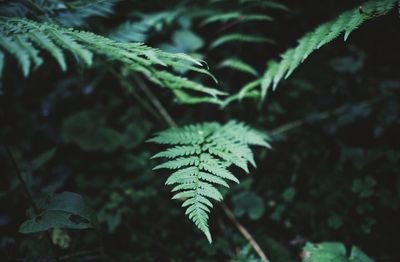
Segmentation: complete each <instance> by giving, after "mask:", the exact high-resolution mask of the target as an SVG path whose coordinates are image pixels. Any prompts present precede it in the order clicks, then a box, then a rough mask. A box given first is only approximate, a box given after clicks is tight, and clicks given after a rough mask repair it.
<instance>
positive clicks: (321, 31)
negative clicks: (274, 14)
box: [222, 0, 400, 106]
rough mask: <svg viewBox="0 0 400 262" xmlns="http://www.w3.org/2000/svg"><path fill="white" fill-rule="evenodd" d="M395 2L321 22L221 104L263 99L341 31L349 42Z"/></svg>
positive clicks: (375, 2)
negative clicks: (362, 26)
mask: <svg viewBox="0 0 400 262" xmlns="http://www.w3.org/2000/svg"><path fill="white" fill-rule="evenodd" d="M396 5H398V6H399V7H400V1H398V0H372V1H369V2H367V3H365V4H363V5H361V6H359V7H357V8H354V9H352V10H349V11H346V12H344V13H342V14H341V15H339V16H338V17H337V18H336V19H334V20H332V21H330V22H327V23H323V24H321V25H319V26H318V27H317V28H316V29H314V30H313V31H311V32H308V33H306V34H305V35H304V36H303V37H301V38H300V39H299V40H298V41H297V42H298V45H297V46H296V47H294V48H290V49H288V50H286V51H285V52H284V53H283V54H281V60H280V61H279V62H278V61H275V60H271V61H270V62H269V63H268V65H267V70H266V71H265V73H264V74H263V76H262V77H261V78H259V79H256V80H254V81H252V82H250V83H248V84H247V85H245V86H244V87H243V88H242V89H241V90H240V91H239V92H237V93H236V94H233V95H231V96H229V97H227V98H226V99H225V101H224V103H222V105H223V106H226V105H228V104H229V103H231V102H233V101H236V100H242V99H243V98H245V97H253V98H254V97H261V98H262V99H264V98H265V96H266V94H267V92H268V90H269V89H270V88H271V87H272V89H273V90H275V89H276V87H277V85H278V84H279V82H280V81H281V80H282V79H286V78H288V77H289V76H290V75H291V74H292V73H293V71H294V70H295V69H296V68H297V67H298V66H299V65H300V64H301V63H302V62H303V61H304V60H305V59H306V58H307V57H308V56H309V55H310V54H311V53H312V52H314V51H315V50H317V49H319V48H320V47H322V46H324V45H326V44H328V43H329V42H331V41H332V40H334V39H335V38H337V37H339V36H340V35H341V34H344V40H345V41H346V40H347V38H348V37H349V35H350V33H351V32H353V31H354V30H355V29H357V28H358V27H359V26H360V25H361V24H362V23H364V22H366V21H367V20H370V19H373V18H376V17H379V16H382V15H386V14H388V13H389V12H390V11H391V10H392V9H393V8H395V7H396ZM399 10H400V9H399ZM260 87H261V88H260Z"/></svg>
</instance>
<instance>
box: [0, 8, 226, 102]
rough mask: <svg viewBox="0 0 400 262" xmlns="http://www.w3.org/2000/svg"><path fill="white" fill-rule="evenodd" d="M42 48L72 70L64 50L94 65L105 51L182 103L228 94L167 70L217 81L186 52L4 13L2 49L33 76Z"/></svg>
mask: <svg viewBox="0 0 400 262" xmlns="http://www.w3.org/2000/svg"><path fill="white" fill-rule="evenodd" d="M98 2H104V1H98ZM38 48H40V49H42V50H44V51H46V52H48V53H50V54H51V55H52V56H53V57H54V58H55V59H56V60H57V62H58V64H59V65H60V67H61V69H62V70H66V69H67V65H66V62H65V60H66V59H65V54H64V52H65V51H68V52H70V53H72V54H73V55H74V56H75V58H76V59H77V60H78V61H79V62H83V64H85V65H87V66H90V65H92V63H93V56H94V55H101V56H105V57H107V58H108V59H110V60H113V61H116V62H119V63H121V64H122V65H124V66H125V67H126V68H128V69H130V70H132V71H136V72H140V73H142V74H144V75H145V76H146V77H147V78H148V80H150V81H152V82H154V83H155V84H157V85H159V86H161V87H165V88H168V89H171V90H172V91H173V92H174V93H175V94H177V97H178V98H179V99H180V101H181V102H187V103H199V102H209V103H216V104H219V103H221V102H220V99H219V97H220V96H225V95H226V93H224V92H222V91H219V90H217V89H214V88H211V87H207V86H204V85H202V84H200V83H197V82H194V81H191V80H189V79H187V78H185V77H183V76H179V75H176V74H174V73H171V72H168V71H166V70H167V69H168V68H172V69H182V68H183V69H186V70H189V71H194V72H198V73H201V74H206V75H208V76H211V77H212V78H213V79H214V80H215V78H214V76H213V75H212V74H210V72H208V70H205V69H204V68H202V67H203V61H201V60H197V59H195V58H193V57H191V56H188V55H186V54H181V53H178V54H172V53H166V52H163V51H161V50H158V49H155V48H151V47H148V46H145V45H143V44H141V43H121V42H117V41H114V40H112V39H109V38H106V37H103V36H100V35H96V34H93V33H90V32H85V31H78V30H74V29H67V28H64V27H61V26H58V25H55V24H51V23H39V22H34V21H31V20H28V19H23V18H7V17H0V50H4V51H6V52H8V53H10V54H11V55H12V56H14V57H15V58H16V59H17V60H18V62H19V64H20V65H21V67H22V71H23V73H24V75H25V76H28V75H29V72H30V69H31V62H32V61H33V63H34V64H35V66H36V67H38V66H40V65H41V64H42V63H43V59H42V58H41V57H40V55H39V51H38V50H39V49H38ZM160 66H161V68H160ZM215 81H216V80H215Z"/></svg>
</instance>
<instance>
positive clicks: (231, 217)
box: [221, 203, 269, 262]
mask: <svg viewBox="0 0 400 262" xmlns="http://www.w3.org/2000/svg"><path fill="white" fill-rule="evenodd" d="M221 207H222V210H223V211H224V213H225V214H226V216H227V217H228V218H229V220H230V221H231V222H232V223H233V224H234V225H235V227H236V228H237V230H239V232H240V233H241V234H242V235H243V236H244V238H246V240H247V241H248V242H249V244H250V245H251V246H252V247H253V248H254V251H256V253H257V254H258V256H259V257H260V258H261V260H262V261H266V262H269V259H268V258H267V256H266V255H265V253H264V251H263V250H262V249H261V247H260V245H259V244H258V243H257V241H256V240H255V239H254V238H253V237H252V235H251V234H250V233H249V231H247V229H246V228H245V227H244V226H243V225H242V224H240V222H239V221H238V220H237V219H236V217H235V215H234V214H233V213H232V211H231V210H230V209H229V208H228V206H226V205H225V204H224V203H221Z"/></svg>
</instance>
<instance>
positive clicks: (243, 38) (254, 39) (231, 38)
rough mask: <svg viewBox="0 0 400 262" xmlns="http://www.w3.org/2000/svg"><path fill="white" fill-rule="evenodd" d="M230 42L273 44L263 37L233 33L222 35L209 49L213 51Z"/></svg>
mask: <svg viewBox="0 0 400 262" xmlns="http://www.w3.org/2000/svg"><path fill="white" fill-rule="evenodd" d="M230 42H248V43H271V44H274V43H275V42H274V41H273V40H271V39H269V38H267V37H263V36H258V35H245V34H240V33H234V34H228V35H223V36H221V37H219V38H217V39H215V40H214V41H213V42H212V43H211V44H210V48H211V49H213V48H216V47H218V46H221V45H224V44H226V43H230Z"/></svg>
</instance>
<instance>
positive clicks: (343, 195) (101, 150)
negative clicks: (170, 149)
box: [0, 0, 400, 261]
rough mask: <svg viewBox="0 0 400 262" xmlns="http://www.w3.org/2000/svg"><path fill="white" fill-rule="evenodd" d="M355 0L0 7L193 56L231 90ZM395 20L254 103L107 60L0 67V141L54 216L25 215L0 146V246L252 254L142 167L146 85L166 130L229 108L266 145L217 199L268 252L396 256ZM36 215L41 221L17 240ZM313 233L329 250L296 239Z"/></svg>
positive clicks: (199, 256)
mask: <svg viewBox="0 0 400 262" xmlns="http://www.w3.org/2000/svg"><path fill="white" fill-rule="evenodd" d="M362 3H363V1H315V0H307V1H279V2H273V1H252V0H235V1H218V0H208V1H157V0H152V1H83V0H82V1H71V2H69V1H68V2H67V1H61V0H52V1H45V0H35V1H9V2H5V3H4V2H2V3H0V14H1V15H7V16H20V17H29V18H32V19H36V20H40V21H47V22H51V23H57V24H61V25H65V26H67V27H75V28H79V29H85V30H89V31H93V32H95V33H98V34H101V35H105V36H109V37H110V38H112V39H115V40H118V41H122V42H137V41H139V42H144V43H146V44H148V45H150V46H152V47H158V48H160V49H162V50H165V51H167V52H184V53H187V54H190V55H192V56H194V57H197V58H200V59H204V60H205V61H206V62H207V64H208V67H209V68H210V71H211V72H212V74H213V75H214V76H215V77H216V78H217V79H218V81H219V82H218V85H217V86H216V88H218V89H221V90H224V91H227V92H229V93H230V94H235V93H237V92H238V91H239V90H240V89H241V88H242V87H243V86H245V85H246V84H249V83H252V81H257V79H258V77H259V76H260V75H262V73H263V71H264V70H265V68H266V64H267V61H268V60H270V59H274V58H276V57H277V56H278V54H279V53H281V52H282V51H284V50H286V49H287V48H289V47H291V46H293V45H294V44H295V40H296V39H297V38H298V37H300V36H301V35H303V34H304V32H307V31H309V30H311V29H312V28H313V27H315V26H317V25H318V24H320V23H322V22H325V21H327V20H329V19H331V18H334V17H335V16H336V15H337V14H339V13H340V12H342V11H343V10H346V9H348V8H353V7H355V6H356V5H357V4H359V5H362ZM398 25H399V18H398V14H397V13H391V14H389V15H388V16H385V17H381V18H379V19H377V20H375V21H373V22H370V23H367V24H366V25H363V26H362V27H361V28H360V29H359V30H357V31H356V32H355V33H353V34H352V35H351V36H350V38H349V40H348V41H347V42H346V43H344V42H343V41H341V40H336V41H334V42H333V43H331V44H330V45H328V46H326V47H323V48H321V50H320V51H319V52H317V53H316V54H314V55H312V56H311V57H310V59H308V60H307V61H306V62H305V63H304V64H303V65H302V66H301V67H300V68H299V69H298V70H297V71H296V72H295V73H294V74H293V75H292V76H291V77H290V78H289V79H288V80H286V81H284V82H282V83H281V84H280V88H278V89H277V91H275V92H271V93H269V94H268V96H267V98H266V100H265V102H264V103H260V102H259V100H256V99H243V100H242V101H238V100H237V99H236V98H235V99H233V100H232V102H231V101H229V102H230V103H229V105H227V106H226V107H225V108H224V109H223V110H221V109H220V108H219V107H218V106H216V105H209V104H198V105H184V104H183V105H182V104H180V103H176V99H174V96H173V95H171V93H170V92H168V91H166V90H161V89H159V88H158V87H154V86H153V85H152V84H151V83H149V82H147V81H145V80H144V79H141V77H140V76H137V75H135V76H131V75H128V73H127V72H125V71H124V68H123V67H114V69H113V70H111V71H110V68H112V66H113V64H112V63H110V62H109V61H106V60H101V59H97V60H95V63H94V66H93V67H91V68H89V69H88V68H84V67H83V66H81V65H79V64H77V65H76V66H74V67H72V66H71V67H70V68H69V70H68V71H67V72H65V73H63V72H61V70H60V69H59V68H57V67H56V66H54V65H55V61H51V60H50V59H49V62H48V63H47V64H46V65H45V66H43V67H41V68H39V69H37V70H36V71H35V72H34V73H33V74H32V75H31V76H30V77H29V78H27V79H25V78H23V77H22V73H20V72H19V71H18V70H16V68H17V66H16V65H14V66H13V67H8V68H7V69H6V71H5V72H4V73H3V79H2V83H1V90H2V95H1V96H0V101H1V106H2V109H1V110H2V111H1V125H0V127H1V128H0V139H1V142H2V144H7V145H8V147H9V148H11V151H12V156H13V158H14V159H15V162H16V164H17V166H18V169H19V170H20V173H21V175H22V176H23V178H24V180H25V181H26V184H27V186H28V188H29V190H30V191H31V192H32V194H33V196H34V197H35V200H36V201H37V203H40V208H41V209H44V210H46V212H47V213H46V214H47V215H48V216H49V217H50V218H49V219H48V223H49V224H43V223H42V218H38V217H34V210H32V208H31V207H30V204H29V201H28V200H27V199H26V197H25V196H24V194H23V191H22V189H21V186H20V184H19V181H18V179H17V177H16V176H15V172H16V168H15V166H14V165H13V162H12V161H11V159H10V156H9V155H8V154H7V150H6V148H5V147H1V149H0V156H1V157H0V167H1V169H0V171H1V174H2V176H3V179H2V182H1V183H0V185H1V188H0V203H1V205H0V232H1V237H0V250H1V253H0V256H1V257H2V258H6V259H10V260H23V261H43V260H51V258H52V257H53V256H54V254H56V255H57V256H58V257H59V258H60V260H67V261H99V260H101V259H106V260H110V261H259V259H258V256H257V254H256V253H255V252H254V250H253V249H252V248H251V247H250V246H249V245H248V243H247V241H246V239H244V238H243V236H242V235H241V234H240V233H239V232H238V231H237V230H236V228H235V227H234V226H233V224H231V222H230V221H229V220H228V219H227V217H226V216H225V215H224V213H223V212H222V210H221V209H218V208H217V209H215V210H214V212H213V213H212V215H211V220H210V224H211V227H212V229H213V231H214V232H215V233H214V243H213V244H212V245H209V244H208V243H207V241H206V239H204V238H203V237H202V236H201V235H200V234H199V233H197V232H196V231H194V228H193V226H192V224H191V223H190V221H189V220H187V219H186V218H185V217H184V215H183V212H182V210H181V209H180V207H179V204H178V203H176V202H173V201H170V197H171V195H170V193H169V192H168V188H166V187H165V186H164V181H165V178H164V177H161V176H158V175H157V176H156V175H155V174H154V173H153V171H152V170H151V169H152V167H153V166H154V165H155V161H154V160H151V159H150V156H151V155H152V154H154V152H156V151H157V150H158V147H157V146H155V145H151V144H148V143H146V139H148V138H149V137H150V135H151V133H153V132H156V131H160V130H162V129H165V128H167V127H168V125H167V124H166V122H168V121H165V120H164V119H163V118H162V115H161V116H160V114H159V109H160V108H159V107H157V106H156V105H154V101H152V96H154V94H155V96H156V97H157V98H158V99H159V101H161V104H162V105H163V107H164V108H166V109H167V110H168V112H169V114H170V115H171V116H172V118H173V119H174V120H175V121H176V122H177V123H178V124H188V123H195V122H201V121H210V120H213V121H221V122H225V121H227V120H230V119H233V118H234V119H239V120H242V121H244V122H246V123H248V124H250V125H252V126H255V127H258V128H259V129H261V130H264V131H266V132H268V133H269V134H270V135H271V138H272V146H273V149H272V151H268V152H267V151H266V150H259V151H257V153H256V162H257V168H256V169H253V170H252V171H251V176H248V177H244V176H243V177H242V183H241V184H240V185H236V186H234V187H233V188H231V190H230V191H229V192H226V196H225V203H226V204H227V205H228V206H229V207H231V209H232V211H233V213H234V215H235V216H236V218H237V219H238V220H239V221H240V222H241V223H242V224H243V225H245V227H246V228H247V229H248V230H249V232H251V234H252V235H253V237H254V238H255V239H256V240H257V242H258V243H259V244H260V246H261V248H262V249H263V250H264V251H265V253H266V254H267V255H268V257H269V258H270V259H271V261H301V260H304V261H370V260H368V259H370V258H372V259H373V260H376V261H399V260H400V252H399V249H398V240H397V237H398V233H399V232H400V225H399V223H398V221H399V219H400V217H399V202H400V176H399V164H400V150H399V149H400V139H399V133H400V118H399V112H400V110H399V106H400V97H399V96H400V78H399V74H398V72H399V69H400V63H399V58H398V56H397V55H395V54H397V53H398V47H399V46H400V36H399V34H398ZM7 62H8V61H7ZM10 63H13V61H12V60H10ZM15 64H16V63H15ZM112 72H114V73H112ZM178 73H180V74H186V75H188V76H189V77H191V78H193V79H198V80H201V81H210V80H209V79H208V80H206V79H200V78H203V76H201V75H198V74H193V73H188V72H186V71H184V70H183V71H181V72H178ZM214 85H216V84H214ZM143 86H144V88H143ZM149 92H150V94H149ZM258 95H259V94H257V93H249V94H247V95H246V96H248V97H250V98H251V97H258ZM62 192H64V193H62ZM71 192H75V193H77V194H79V195H80V196H79V195H78V196H77V195H75V193H71ZM49 196H55V197H53V198H52V199H50V200H49V199H48V198H49ZM65 203H68V205H67V206H68V208H66V206H65ZM60 210H61V211H60ZM66 218H69V220H68V219H67V220H65V221H64V220H63V219H66ZM29 219H30V220H29ZM27 220H28V221H27ZM24 221H25V222H24ZM29 221H30V222H29ZM63 221H64V222H65V223H67V224H68V223H69V224H68V225H67V226H66V225H65V223H64V224H63V223H62V222H63ZM71 221H72V222H73V223H72V225H70V224H71ZM28 222H29V223H28ZM21 224H22V225H24V227H21V228H20V226H21ZM39 226H40V227H47V228H51V229H50V230H48V231H47V233H39V234H22V233H24V232H25V233H27V232H35V231H38V227H39ZM64 227H68V228H69V229H61V228H64ZM71 227H72V229H71ZM82 228H88V229H82ZM19 231H20V232H22V233H19ZM39 231H40V230H39ZM326 241H339V242H342V243H343V244H342V243H337V242H330V243H328V244H321V245H319V246H318V245H313V244H310V243H308V244H307V245H306V243H307V242H313V243H320V242H326ZM353 246H355V247H353ZM303 247H304V250H303ZM352 247H353V248H352ZM359 248H360V249H361V250H363V251H364V252H365V253H366V254H368V256H369V257H370V258H367V257H366V255H365V254H364V253H362V251H360V249H359ZM321 250H322V251H321ZM313 256H314V257H313ZM339 257H340V259H339ZM307 259H309V260H307Z"/></svg>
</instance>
